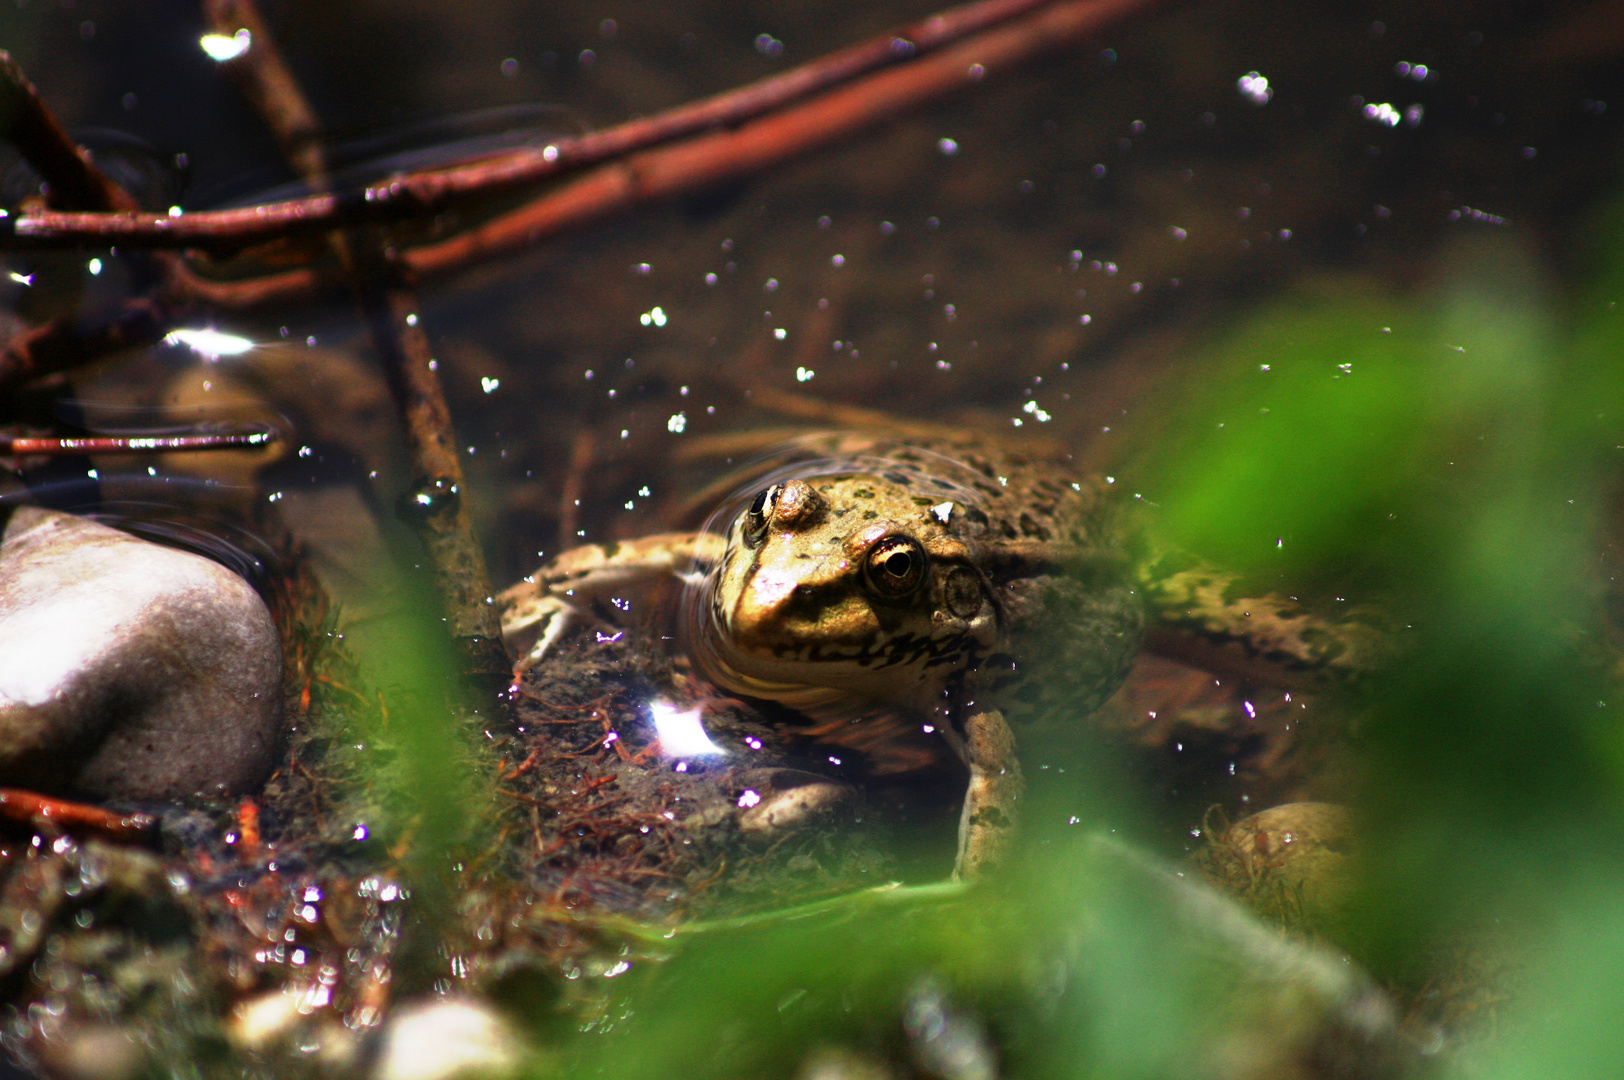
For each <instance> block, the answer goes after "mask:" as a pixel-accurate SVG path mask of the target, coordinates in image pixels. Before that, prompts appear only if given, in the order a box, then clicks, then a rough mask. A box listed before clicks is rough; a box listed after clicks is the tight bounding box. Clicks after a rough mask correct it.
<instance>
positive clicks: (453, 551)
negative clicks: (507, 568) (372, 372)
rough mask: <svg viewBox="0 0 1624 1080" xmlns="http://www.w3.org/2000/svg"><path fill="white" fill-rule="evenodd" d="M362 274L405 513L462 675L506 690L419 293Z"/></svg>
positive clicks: (383, 262)
mask: <svg viewBox="0 0 1624 1080" xmlns="http://www.w3.org/2000/svg"><path fill="white" fill-rule="evenodd" d="M364 269H365V270H366V272H367V273H366V280H367V282H368V284H367V285H364V286H363V287H362V290H361V308H362V312H363V314H364V315H365V316H366V319H367V323H368V325H369V326H370V328H371V330H372V341H373V345H374V347H375V348H376V349H377V350H378V352H379V354H380V357H381V359H382V360H383V366H384V370H385V371H386V372H387V373H388V375H389V383H390V387H391V388H392V389H393V391H394V394H395V401H396V403H397V404H398V405H399V407H400V412H401V419H402V421H403V422H404V425H405V428H406V445H407V450H408V451H409V453H410V455H411V460H412V468H413V470H414V471H415V473H416V474H417V479H416V481H415V483H414V487H413V489H412V490H411V491H409V492H408V493H407V497H406V499H405V500H403V502H402V509H403V511H405V513H406V516H407V517H408V518H409V519H410V520H411V521H412V523H413V525H415V526H416V528H417V531H418V535H419V536H420V537H421V538H422V541H423V545H424V546H425V547H426V548H427V549H428V552H429V559H430V562H432V563H433V566H434V576H435V581H436V583H437V584H438V585H439V588H440V595H441V597H442V598H443V599H444V602H445V611H446V619H447V623H448V629H449V631H450V634H451V637H452V639H453V640H455V641H456V642H457V643H458V645H460V646H461V647H462V648H463V650H464V655H463V656H462V658H461V659H462V663H463V671H464V673H465V674H466V675H468V676H469V677H470V678H473V679H475V680H476V681H480V682H488V683H491V684H493V685H500V684H504V683H505V682H506V681H507V679H508V677H509V676H510V675H511V668H510V665H509V664H508V659H507V653H506V652H505V651H504V650H503V648H502V637H501V627H500V625H499V624H498V622H497V617H496V608H495V606H494V605H492V604H491V603H490V597H491V590H490V572H489V571H488V570H487V569H486V567H485V557H484V555H483V554H482V553H481V552H480V547H479V541H478V539H477V538H476V537H475V535H474V525H473V519H472V517H471V516H470V514H469V512H468V507H467V503H466V502H465V500H464V499H463V497H462V491H463V486H464V483H465V481H464V478H463V472H462V461H461V459H460V458H459V457H458V455H457V442H456V435H455V433H454V432H453V431H452V428H451V411H450V409H449V408H448V407H447V406H446V400H445V390H444V389H443V388H442V386H441V384H440V376H439V374H438V371H437V368H438V364H437V363H436V362H435V359H434V355H433V352H432V350H431V349H430V347H429V339H428V335H427V334H425V333H424V332H423V327H422V322H421V320H420V319H419V318H418V315H417V311H418V305H417V294H416V293H415V291H414V290H413V289H412V288H411V287H410V284H409V283H408V282H407V281H406V280H405V279H404V277H403V276H402V271H401V268H400V267H399V266H398V265H397V264H393V263H390V262H388V261H387V259H386V258H380V259H379V260H377V262H376V263H374V264H373V265H370V266H366V267H365V268H364Z"/></svg>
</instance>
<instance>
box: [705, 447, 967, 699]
mask: <svg viewBox="0 0 1624 1080" xmlns="http://www.w3.org/2000/svg"><path fill="white" fill-rule="evenodd" d="M908 480H909V478H907V477H904V476H898V477H895V478H889V479H888V478H887V477H886V476H884V475H880V474H870V473H844V474H833V475H813V476H801V477H796V478H791V479H785V480H782V481H781V482H779V483H774V484H771V485H769V486H766V487H763V488H761V489H759V490H758V491H757V492H756V493H755V495H754V496H753V497H752V498H751V499H750V502H749V503H748V505H747V506H745V507H744V508H743V509H742V510H740V511H739V512H738V513H737V514H736V516H735V517H734V518H733V520H732V522H731V524H730V525H729V527H728V531H727V548H726V553H725V554H724V556H723V557H722V559H721V560H720V561H719V562H718V563H717V565H716V568H715V569H714V570H713V571H712V573H711V574H710V576H709V577H708V578H707V579H706V581H705V583H704V585H703V586H702V588H701V589H699V590H698V592H697V593H696V596H695V598H694V601H693V604H692V608H691V613H690V614H691V618H690V626H689V629H690V632H691V633H692V634H693V635H694V639H695V640H694V641H693V642H692V643H691V644H692V652H693V654H694V655H695V656H696V657H697V658H698V659H699V662H700V665H701V667H702V668H703V669H704V670H705V673H706V674H707V675H708V676H709V677H710V678H712V679H713V680H714V681H716V682H717V683H718V684H720V685H722V686H724V687H727V688H729V689H731V690H734V691H735V692H739V693H746V694H752V695H755V696H759V697H769V698H774V699H777V700H782V701H785V702H786V703H789V704H795V705H807V704H817V703H821V702H828V701H838V700H842V699H847V698H861V699H871V700H881V701H892V702H899V703H901V702H906V703H910V704H917V705H925V704H927V703H928V702H930V701H932V700H933V699H937V698H939V697H940V694H941V690H942V689H943V688H944V687H945V686H946V684H947V682H948V680H949V678H950V677H951V676H952V675H953V673H955V672H957V671H959V670H961V669H962V668H964V667H965V666H967V665H969V664H972V663H974V662H975V659H976V658H977V657H978V656H979V655H985V653H986V652H987V650H988V646H989V645H990V644H991V642H992V641H993V640H994V639H995V637H996V634H997V623H998V611H997V607H996V604H995V602H994V600H993V598H992V592H991V590H990V588H989V587H988V585H987V582H986V579H985V578H984V576H983V575H982V573H981V572H980V571H979V570H978V569H977V566H976V561H975V558H974V554H973V550H972V547H971V544H970V543H969V542H967V540H966V539H965V538H961V537H960V536H959V535H957V534H956V530H955V528H954V525H955V524H956V523H955V521H954V517H955V514H956V513H957V514H960V516H962V512H961V511H960V508H959V507H958V506H957V505H956V504H955V502H954V501H953V500H951V499H943V498H942V497H941V496H940V494H937V495H936V496H935V497H929V496H927V495H925V494H923V493H922V490H921V489H920V488H919V487H918V486H917V485H915V484H913V483H911V482H907V481H908Z"/></svg>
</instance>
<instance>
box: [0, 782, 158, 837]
mask: <svg viewBox="0 0 1624 1080" xmlns="http://www.w3.org/2000/svg"><path fill="white" fill-rule="evenodd" d="M0 817H6V818H10V819H11V820H12V821H20V822H22V823H23V824H26V825H32V826H35V827H40V826H43V825H55V826H57V827H59V828H64V829H76V830H77V829H82V830H87V831H90V832H96V833H100V834H102V835H103V836H108V837H113V838H115V839H129V838H132V837H143V836H146V835H147V834H148V833H150V832H151V831H152V829H153V827H154V826H155V825H156V824H157V821H156V820H155V819H154V818H153V817H152V815H151V814H140V813H129V814H120V813H115V812H114V811H112V810H103V809H102V808H101V807H99V806H90V805H87V804H85V803H78V802H68V801H66V800H64V799H53V798H51V797H50V796H48V795H38V794H36V793H34V792H32V791H23V790H20V789H18V788H0Z"/></svg>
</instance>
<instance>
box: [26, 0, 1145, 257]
mask: <svg viewBox="0 0 1624 1080" xmlns="http://www.w3.org/2000/svg"><path fill="white" fill-rule="evenodd" d="M221 2H222V3H230V4H231V5H232V6H233V7H237V6H240V4H241V0H221ZM1154 2H1155V0H1071V2H1058V3H1057V2H1055V0H978V2H976V3H972V4H968V5H965V6H963V7H959V8H954V9H951V10H949V11H945V12H940V13H938V14H936V15H933V16H930V17H928V18H926V19H923V20H921V21H920V22H918V23H915V24H913V25H911V26H905V27H901V28H899V29H897V30H894V31H892V32H890V33H886V34H881V35H879V36H878V37H875V38H872V39H870V40H868V41H865V42H862V43H860V44H858V45H854V46H851V47H850V48H847V49H844V50H841V51H839V52H835V53H832V54H830V55H828V56H825V57H821V58H819V59H817V60H814V61H812V62H811V63H809V64H805V65H802V66H801V67H798V68H795V69H793V70H791V71H788V72H785V73H784V74H782V75H777V76H774V77H772V78H769V79H764V80H761V81H759V82H756V83H751V84H750V85H748V86H744V87H740V88H739V89H737V90H732V91H728V92H726V93H723V94H719V95H716V96H714V97H711V98H706V99H703V100H701V101H698V102H694V103H691V104H688V105H683V106H679V107H677V108H675V109H670V110H667V111H666V112H663V113H659V114H657V115H655V116H653V117H648V118H644V119H639V120H633V121H629V122H627V123H625V124H621V125H618V126H616V127H613V128H608V129H606V130H604V131H600V132H592V133H588V134H585V135H581V136H577V137H575V138H561V139H559V140H557V141H556V142H554V143H553V144H551V145H549V146H546V147H543V148H540V149H525V150H518V151H514V152H511V153H508V154H502V155H499V156H497V157H492V158H488V159H486V160H483V161H477V162H472V163H470V164H467V165H462V166H458V167H453V168H447V169H426V170H421V171H418V172H413V173H406V174H403V175H401V176H395V177H390V178H388V179H386V180H382V181H379V182H378V183H375V184H373V185H371V186H369V187H367V188H365V189H364V190H362V191H359V192H319V193H317V194H313V195H310V196H306V197H304V198H300V199H289V200H285V201H282V202H277V203H268V204H265V205H261V206H251V207H245V208H242V209H236V210H220V211H205V212H202V213H196V214H183V215H180V216H175V217H172V216H169V215H166V214H151V213H137V212H122V213H99V214H98V213H92V214H85V213H64V212H58V211H52V210H41V211H30V212H28V213H24V214H22V215H19V216H18V217H17V218H14V219H12V220H11V221H10V222H8V225H9V228H8V229H7V230H6V231H7V232H8V233H9V235H8V236H5V237H4V240H5V243H4V245H3V246H5V247H20V246H27V247H73V246H79V245H88V244H109V243H116V244H120V245H123V246H126V247H162V248H197V249H202V250H213V251H234V250H239V249H241V248H243V247H246V246H248V245H251V244H255V243H260V242H263V241H266V240H272V239H280V238H285V237H288V236H290V235H293V234H295V233H298V232H308V231H317V230H323V229H332V228H335V227H339V226H344V225H352V224H357V223H360V222H364V221H372V222H379V221H390V220H402V219H405V218H412V217H418V216H422V215H425V214H433V213H436V212H438V211H439V210H441V209H444V208H445V207H446V206H448V205H450V204H451V203H453V202H456V201H460V200H465V199H468V198H472V197H483V196H489V195H494V194H498V193H502V192H508V191H513V190H516V189H520V188H524V187H529V186H533V185H535V184H537V183H539V182H541V181H543V180H546V179H550V178H552V177H555V176H558V175H560V174H562V173H565V172H568V171H574V170H579V169H582V168H585V167H587V166H591V165H597V164H600V163H603V162H606V161H612V160H617V159H623V158H626V157H627V156H629V155H633V154H635V153H638V152H640V151H646V150H648V149H649V148H651V147H655V146H659V145H662V144H667V143H671V142H673V141H676V140H681V139H689V138H693V137H695V136H698V139H697V140H696V141H698V142H700V143H703V144H704V146H703V148H702V149H700V150H699V151H697V153H698V155H699V156H700V157H702V158H706V159H713V158H715V157H716V156H717V155H718V151H719V150H720V156H721V157H722V158H723V159H724V161H715V160H712V161H710V163H709V166H708V168H707V169H705V170H702V171H701V173H700V175H697V176H694V177H691V178H690V179H689V181H688V182H689V183H690V184H692V183H699V184H704V183H708V182H714V180H710V179H707V176H706V174H707V173H715V174H716V176H715V179H724V178H726V176H728V175H740V174H742V173H746V172H751V171H755V170H757V169H759V168H761V167H763V165H764V164H767V163H771V162H772V161H776V160H781V159H782V157H783V156H789V155H790V154H794V153H800V152H804V151H805V150H807V149H811V148H814V147H816V146H820V145H823V144H824V143H826V142H829V141H832V140H834V139H838V138H840V137H842V136H844V135H846V134H849V133H850V131H852V130H854V129H855V128H856V127H861V126H864V125H866V124H870V123H874V122H877V121H879V120H883V119H889V118H890V117H892V116H894V115H896V114H897V113H898V112H900V111H902V110H904V109H907V108H912V107H915V106H917V105H918V104H921V103H923V101H927V100H931V99H932V98H934V97H937V96H941V95H943V94H945V93H948V92H951V91H952V90H955V89H959V88H962V87H964V86H967V85H970V84H972V83H973V82H975V81H977V80H978V79H979V78H980V75H981V72H985V71H986V70H987V69H988V68H989V67H991V66H994V65H996V66H1008V65H1010V64H1012V63H1014V62H1016V61H1018V60H1020V59H1023V58H1024V57H1025V56H1031V55H1038V54H1042V53H1045V52H1049V51H1053V50H1054V49H1057V48H1060V47H1064V46H1067V45H1070V44H1074V43H1075V42H1076V41H1077V40H1078V38H1079V37H1081V36H1082V35H1085V34H1087V33H1091V32H1094V31H1097V30H1099V29H1101V28H1103V27H1104V26H1106V25H1107V24H1109V23H1111V22H1113V21H1115V20H1116V19H1119V18H1121V17H1124V16H1126V15H1128V14H1132V13H1134V12H1137V11H1140V10H1144V9H1147V8H1149V7H1150V6H1152V4H1153V3H1154ZM1000 28H1002V30H1000ZM989 31H991V32H989ZM955 43H956V44H955ZM949 46H953V48H952V49H949ZM966 46H976V47H972V48H970V52H969V54H965V55H961V54H962V53H963V50H964V47H966ZM252 52H253V49H252V48H251V49H250V50H249V54H250V55H251V54H252ZM949 52H952V54H953V55H952V57H951V59H949V60H947V61H945V62H944V61H943V60H942V59H941V58H942V57H946V56H947V55H948V53H949ZM972 64H979V65H981V68H980V72H977V73H975V74H972V73H971V72H970V65H972ZM916 69H924V72H928V74H922V75H919V76H916V77H915V78H913V79H904V80H902V81H901V82H900V83H897V82H890V81H882V82H875V81H874V80H873V75H874V73H875V72H876V71H878V72H879V74H880V75H882V76H883V75H886V74H890V73H892V72H893V71H915V70H916ZM266 85H267V86H269V83H267V84H266ZM835 88H844V89H845V90H847V91H849V92H850V93H848V95H847V96H846V97H845V98H843V99H842V102H841V103H840V105H839V106H838V107H836V108H833V109H830V108H827V107H826V108H822V109H814V110H812V111H811V113H810V114H807V115H806V116H804V117H803V118H802V119H803V122H812V123H817V122H819V121H825V122H833V123H834V124H835V126H834V127H833V128H832V129H831V130H829V131H828V132H826V133H824V134H823V136H822V137H821V138H812V139H810V140H808V139H806V138H805V136H804V135H803V136H802V140H801V141H802V143H804V145H793V144H792V147H791V148H790V149H789V154H783V155H775V154H772V153H771V152H770V151H767V158H768V160H767V161H766V162H761V161H758V160H756V159H755V157H754V156H753V155H752V154H751V153H750V150H751V149H753V148H758V149H760V150H766V149H767V148H765V147H759V141H760V140H759V139H755V140H745V141H743V142H738V141H729V140H728V139H727V136H729V135H731V134H734V133H735V132H734V129H736V128H738V127H740V126H741V125H746V124H749V123H752V122H754V121H757V120H759V119H760V118H762V117H765V116H767V115H769V114H773V113H777V112H779V111H780V110H785V109H787V108H788V107H790V106H792V105H800V104H801V103H806V102H808V99H810V100H811V102H812V103H814V104H815V103H817V102H818V101H820V100H822V98H823V97H824V96H826V95H827V94H828V92H830V91H831V90H834V89H835ZM278 96H279V95H277V94H274V93H273V94H272V100H271V101H269V102H268V103H267V104H270V105H272V106H273V107H277V106H276V105H275V100H276V98H277V97H278ZM842 113H845V114H851V115H849V116H847V117H844V118H843V116H842ZM843 119H844V121H845V122H842V120H843ZM289 125H290V126H289V128H288V130H289V131H290V132H297V130H298V125H297V124H294V123H292V120H291V114H290V119H289ZM791 126H792V127H793V126H794V125H791ZM778 130H779V131H780V132H782V131H783V130H784V129H778ZM758 134H759V133H758ZM718 136H720V137H722V138H723V140H724V141H723V143H722V144H720V147H718V146H717V145H715V144H712V143H709V142H707V141H706V140H709V139H713V138H716V137H718ZM729 153H737V154H743V155H744V160H742V161H740V162H738V163H737V164H735V165H734V166H733V167H731V168H729V167H727V166H726V165H725V158H726V156H727V154H729ZM664 178H665V179H666V180H667V182H669V181H670V180H671V179H673V177H672V176H671V175H670V174H669V173H666V174H664ZM684 190H686V188H684ZM655 197H667V196H665V195H659V194H657V193H656V195H655ZM520 231H521V232H522V231H523V230H522V229H521V230H520ZM540 235H551V233H550V232H544V233H542V234H540ZM414 268H416V269H419V270H421V269H424V268H425V267H423V266H420V265H417V264H416V263H414Z"/></svg>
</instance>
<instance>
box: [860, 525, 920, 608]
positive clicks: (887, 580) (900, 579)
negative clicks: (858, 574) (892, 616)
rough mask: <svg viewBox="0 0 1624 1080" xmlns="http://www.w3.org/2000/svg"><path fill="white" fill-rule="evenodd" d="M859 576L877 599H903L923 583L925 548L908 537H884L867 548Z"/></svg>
mask: <svg viewBox="0 0 1624 1080" xmlns="http://www.w3.org/2000/svg"><path fill="white" fill-rule="evenodd" d="M863 573H864V575H865V576H866V577H867V578H868V584H869V588H871V589H873V590H874V591H875V592H877V593H879V594H880V595H881V596H887V597H892V598H899V597H903V596H907V595H908V594H909V593H911V592H913V591H914V590H915V589H917V588H919V583H920V582H921V581H923V580H925V549H924V548H922V547H920V546H919V542H918V541H917V540H914V539H912V538H911V537H907V536H887V537H885V538H884V539H882V540H881V541H880V542H879V543H877V544H875V545H874V546H873V547H872V548H870V549H869V552H868V561H867V562H865V563H864V564H863Z"/></svg>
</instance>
